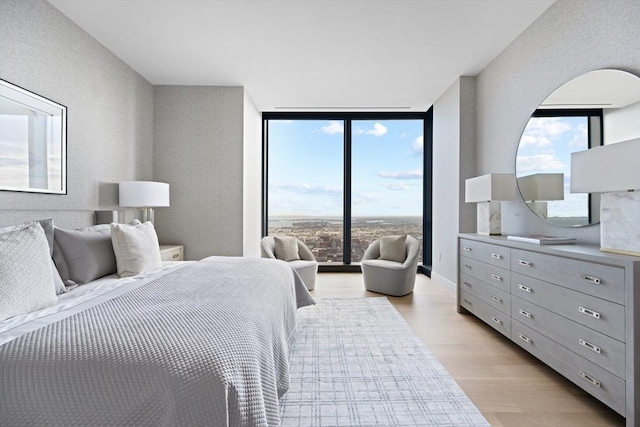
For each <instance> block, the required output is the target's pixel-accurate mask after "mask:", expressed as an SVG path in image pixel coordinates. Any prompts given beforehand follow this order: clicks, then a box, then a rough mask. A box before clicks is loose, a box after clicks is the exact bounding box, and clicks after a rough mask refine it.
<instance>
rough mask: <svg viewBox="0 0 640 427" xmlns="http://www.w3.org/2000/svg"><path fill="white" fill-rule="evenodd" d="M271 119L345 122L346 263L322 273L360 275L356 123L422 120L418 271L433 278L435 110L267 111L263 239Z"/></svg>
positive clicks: (265, 218)
mask: <svg viewBox="0 0 640 427" xmlns="http://www.w3.org/2000/svg"><path fill="white" fill-rule="evenodd" d="M269 120H327V121H329V120H340V121H342V122H343V123H344V133H343V147H344V154H343V159H344V165H343V173H344V175H343V209H342V214H343V239H342V241H343V262H342V263H334V264H333V265H326V264H321V265H320V266H319V268H318V269H319V271H321V272H324V271H331V272H359V271H360V264H359V263H358V264H352V263H351V159H352V153H351V148H352V133H351V126H352V122H353V121H354V120H422V122H423V138H424V139H423V140H424V155H423V179H422V186H423V191H422V197H423V200H422V243H423V244H422V260H423V263H422V265H420V266H419V267H418V271H419V272H422V273H424V274H426V275H427V276H431V262H432V257H431V254H432V250H431V241H432V192H433V187H432V183H433V176H432V175H433V168H432V165H433V107H431V108H429V110H428V111H426V112H336V111H333V112H263V113H262V218H261V222H262V224H261V226H262V236H263V237H264V236H267V235H268V226H269V215H268V214H269V196H268V194H269V141H268V139H269V138H268V135H269Z"/></svg>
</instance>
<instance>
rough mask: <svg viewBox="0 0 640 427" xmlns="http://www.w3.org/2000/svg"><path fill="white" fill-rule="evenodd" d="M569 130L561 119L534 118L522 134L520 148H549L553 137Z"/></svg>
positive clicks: (567, 125)
mask: <svg viewBox="0 0 640 427" xmlns="http://www.w3.org/2000/svg"><path fill="white" fill-rule="evenodd" d="M570 130H571V125H570V124H569V123H567V122H566V121H565V120H564V119H563V118H562V117H534V118H532V119H531V120H529V123H527V127H526V128H525V130H524V132H523V133H522V138H521V139H520V146H521V147H526V146H533V147H536V148H545V147H549V146H551V145H552V140H553V139H554V138H555V137H557V136H558V135H561V134H563V133H565V132H568V131H570Z"/></svg>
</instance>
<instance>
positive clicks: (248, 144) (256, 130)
mask: <svg viewBox="0 0 640 427" xmlns="http://www.w3.org/2000/svg"><path fill="white" fill-rule="evenodd" d="M243 108H244V115H243V117H244V118H243V126H244V132H243V168H242V174H243V177H242V224H243V226H242V230H243V236H242V238H243V242H242V254H243V256H249V257H260V239H261V238H262V226H261V218H262V115H261V114H260V112H259V111H258V109H257V108H256V106H255V105H254V103H253V101H252V100H251V98H250V97H249V95H248V94H247V92H246V91H245V92H244V104H243Z"/></svg>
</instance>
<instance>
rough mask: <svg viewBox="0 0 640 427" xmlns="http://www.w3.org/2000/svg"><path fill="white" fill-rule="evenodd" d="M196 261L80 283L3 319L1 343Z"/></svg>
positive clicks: (168, 262)
mask: <svg viewBox="0 0 640 427" xmlns="http://www.w3.org/2000/svg"><path fill="white" fill-rule="evenodd" d="M193 262H194V261H177V262H176V261H165V262H163V263H162V269H161V270H159V271H153V272H148V273H142V274H138V275H136V276H132V277H125V278H122V279H121V278H120V277H118V275H117V274H110V275H108V276H104V277H101V278H100V279H97V280H94V281H92V282H89V283H87V284H85V285H82V286H78V287H76V288H75V289H73V290H71V291H69V292H67V293H64V294H60V295H59V296H58V302H57V303H56V304H55V305H52V306H50V307H47V308H44V309H42V310H37V311H33V312H31V313H27V314H23V315H21V316H15V317H12V318H10V319H7V320H5V321H3V322H0V345H2V344H4V343H7V342H9V341H11V340H13V339H15V338H17V337H19V336H21V335H23V334H25V333H27V332H30V331H33V330H36V329H38V328H41V327H43V326H46V325H49V324H51V323H53V322H57V321H58V320H61V319H64V318H65V317H69V316H71V315H73V314H75V313H77V312H79V311H81V310H85V309H87V308H89V307H92V306H94V305H96V304H100V303H101V302H104V301H107V300H109V299H111V298H115V297H117V296H118V295H121V294H122V293H123V292H127V291H129V290H130V289H131V288H132V287H131V286H130V287H124V285H126V284H129V283H133V282H136V285H133V286H134V287H139V286H142V285H144V284H146V283H149V282H150V281H152V280H155V279H157V278H159V277H162V276H164V275H165V274H167V273H169V272H171V271H175V270H176V269H179V268H182V267H184V266H186V265H188V264H191V263H193Z"/></svg>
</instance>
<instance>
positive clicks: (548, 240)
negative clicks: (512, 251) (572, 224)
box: [507, 235, 576, 245]
mask: <svg viewBox="0 0 640 427" xmlns="http://www.w3.org/2000/svg"><path fill="white" fill-rule="evenodd" d="M507 239H508V240H516V241H518V242H526V243H535V244H536V245H566V244H570V243H574V242H575V241H576V239H574V238H572V237H551V236H538V235H531V236H507Z"/></svg>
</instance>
